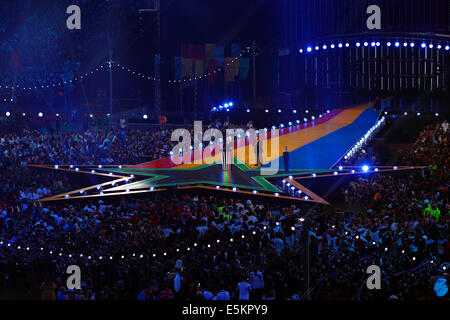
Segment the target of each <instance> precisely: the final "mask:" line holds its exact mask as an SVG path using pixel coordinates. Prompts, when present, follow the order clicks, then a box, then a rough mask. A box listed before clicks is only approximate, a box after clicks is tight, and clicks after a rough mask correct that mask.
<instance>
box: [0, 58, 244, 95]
mask: <svg viewBox="0 0 450 320" xmlns="http://www.w3.org/2000/svg"><path fill="white" fill-rule="evenodd" d="M240 57H242V53H241V54H240V55H239V57H234V58H232V59H231V64H233V63H235V62H236V61H238V59H239V58H240ZM231 64H230V63H227V64H226V66H230V65H231ZM111 67H116V68H118V69H120V70H123V71H126V72H128V73H130V74H133V75H136V76H138V77H140V78H142V79H144V80H152V81H157V79H156V78H155V77H154V76H151V75H145V74H144V73H143V72H138V71H135V70H133V69H131V68H129V67H127V66H124V65H121V64H120V63H113V62H109V61H107V62H105V63H103V64H101V65H99V66H97V67H96V68H94V69H92V70H91V71H88V72H86V73H83V74H82V75H79V76H75V77H73V78H72V79H69V80H63V79H61V80H59V81H57V82H54V83H39V84H33V85H26V86H25V85H19V84H16V85H13V84H3V85H1V84H0V89H13V90H23V91H32V90H37V89H48V88H55V87H60V86H63V85H66V84H71V83H75V82H78V81H81V80H82V79H84V78H86V77H88V76H90V75H93V74H94V73H97V72H99V71H102V70H107V69H109V68H111ZM223 70H225V67H224V66H223V67H217V68H216V69H215V70H212V71H207V72H204V73H203V74H202V75H199V76H194V77H189V78H185V79H180V80H176V79H169V80H167V82H168V83H186V82H191V81H196V80H200V79H203V78H206V77H208V76H211V75H213V74H216V73H217V72H219V71H223Z"/></svg>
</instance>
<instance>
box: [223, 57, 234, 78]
mask: <svg viewBox="0 0 450 320" xmlns="http://www.w3.org/2000/svg"><path fill="white" fill-rule="evenodd" d="M232 59H233V58H230V57H227V58H225V81H234V69H233V63H232V62H231V61H232Z"/></svg>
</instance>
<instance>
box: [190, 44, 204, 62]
mask: <svg viewBox="0 0 450 320" xmlns="http://www.w3.org/2000/svg"><path fill="white" fill-rule="evenodd" d="M192 58H193V59H196V60H203V59H205V46H204V45H201V44H196V45H194V46H193V56H192Z"/></svg>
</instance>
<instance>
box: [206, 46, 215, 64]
mask: <svg viewBox="0 0 450 320" xmlns="http://www.w3.org/2000/svg"><path fill="white" fill-rule="evenodd" d="M214 46H215V44H214V43H207V44H205V58H206V63H208V62H209V60H213V59H214Z"/></svg>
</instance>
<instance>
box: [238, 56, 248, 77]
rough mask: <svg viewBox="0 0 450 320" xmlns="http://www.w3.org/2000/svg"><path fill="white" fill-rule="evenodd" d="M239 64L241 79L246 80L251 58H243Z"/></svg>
mask: <svg viewBox="0 0 450 320" xmlns="http://www.w3.org/2000/svg"><path fill="white" fill-rule="evenodd" d="M240 60H241V61H240V64H239V69H240V70H239V79H240V80H246V79H247V77H248V71H249V69H250V58H241V59H240Z"/></svg>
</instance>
